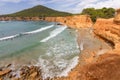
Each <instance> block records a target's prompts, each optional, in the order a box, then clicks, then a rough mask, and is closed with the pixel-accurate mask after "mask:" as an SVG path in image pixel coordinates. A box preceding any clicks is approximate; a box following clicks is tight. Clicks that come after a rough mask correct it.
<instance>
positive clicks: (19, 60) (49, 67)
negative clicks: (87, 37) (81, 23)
mask: <svg viewBox="0 0 120 80" xmlns="http://www.w3.org/2000/svg"><path fill="white" fill-rule="evenodd" d="M78 54H79V50H78V48H77V43H76V32H75V31H74V30H71V29H68V28H67V27H66V26H58V25H55V23H50V22H44V21H28V22H24V21H7V22H0V64H1V65H0V66H2V65H5V64H9V63H12V64H15V66H17V67H19V66H22V65H31V64H32V65H37V66H41V68H42V70H43V75H44V78H46V77H54V76H56V75H60V76H62V75H67V72H68V71H69V70H70V69H71V68H73V67H74V66H75V65H76V64H77V59H78ZM71 65H72V66H71ZM68 66H69V68H68Z"/></svg>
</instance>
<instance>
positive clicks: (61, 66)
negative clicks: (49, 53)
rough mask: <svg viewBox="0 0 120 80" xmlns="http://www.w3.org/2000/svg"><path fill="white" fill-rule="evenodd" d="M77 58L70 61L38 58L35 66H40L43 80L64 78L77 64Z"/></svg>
mask: <svg viewBox="0 0 120 80" xmlns="http://www.w3.org/2000/svg"><path fill="white" fill-rule="evenodd" d="M78 58H79V57H78V56H76V57H74V58H72V59H71V60H65V59H60V58H59V59H57V58H56V59H48V60H47V59H42V58H39V63H38V64H37V65H36V66H38V65H40V66H41V70H42V76H43V80H45V79H46V78H48V77H49V78H54V77H63V76H64V77H66V76H68V73H69V72H70V71H71V69H73V68H74V67H75V66H76V65H77V64H78Z"/></svg>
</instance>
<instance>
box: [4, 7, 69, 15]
mask: <svg viewBox="0 0 120 80" xmlns="http://www.w3.org/2000/svg"><path fill="white" fill-rule="evenodd" d="M69 15H71V14H70V13H67V12H60V11H56V10H53V9H50V8H48V7H45V6H42V5H38V6H35V7H32V8H29V9H25V10H22V11H20V12H16V13H13V14H8V15H2V16H11V17H54V16H69Z"/></svg>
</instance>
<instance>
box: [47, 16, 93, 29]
mask: <svg viewBox="0 0 120 80" xmlns="http://www.w3.org/2000/svg"><path fill="white" fill-rule="evenodd" d="M45 20H46V21H50V22H51V21H52V22H60V23H62V24H65V25H67V26H68V27H70V28H76V29H78V28H88V27H92V25H93V23H92V21H91V19H90V17H89V16H87V15H76V16H67V17H46V18H45Z"/></svg>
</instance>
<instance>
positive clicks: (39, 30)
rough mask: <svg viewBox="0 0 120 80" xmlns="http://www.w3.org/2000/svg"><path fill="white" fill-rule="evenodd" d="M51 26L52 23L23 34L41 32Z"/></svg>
mask: <svg viewBox="0 0 120 80" xmlns="http://www.w3.org/2000/svg"><path fill="white" fill-rule="evenodd" d="M53 26H54V25H50V26H47V27H43V28H40V29H37V30H34V31H30V32H25V33H24V34H33V33H38V32H41V31H44V30H47V29H49V28H52V27H53Z"/></svg>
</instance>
